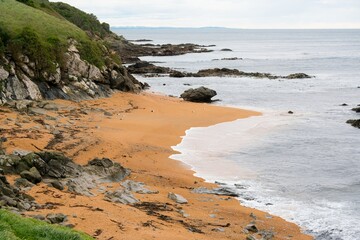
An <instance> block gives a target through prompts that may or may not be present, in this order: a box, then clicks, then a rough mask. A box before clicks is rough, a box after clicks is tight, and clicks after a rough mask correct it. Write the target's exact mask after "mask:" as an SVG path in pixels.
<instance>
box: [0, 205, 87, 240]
mask: <svg viewBox="0 0 360 240" xmlns="http://www.w3.org/2000/svg"><path fill="white" fill-rule="evenodd" d="M0 238H1V239H6V240H20V239H27V240H63V239H67V240H90V239H93V238H91V237H90V236H88V235H86V234H84V233H80V232H77V231H74V230H72V229H70V228H66V227H61V226H54V225H51V224H48V223H45V222H43V221H39V220H35V219H30V218H23V217H21V216H19V215H17V214H14V213H11V212H9V211H6V210H1V209H0Z"/></svg>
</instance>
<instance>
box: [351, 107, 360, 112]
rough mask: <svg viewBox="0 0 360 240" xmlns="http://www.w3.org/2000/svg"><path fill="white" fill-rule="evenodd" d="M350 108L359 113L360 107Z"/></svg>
mask: <svg viewBox="0 0 360 240" xmlns="http://www.w3.org/2000/svg"><path fill="white" fill-rule="evenodd" d="M351 110H352V111H354V112H357V113H360V107H356V108H353V109H351Z"/></svg>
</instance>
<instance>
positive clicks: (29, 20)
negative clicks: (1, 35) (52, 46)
mask: <svg viewBox="0 0 360 240" xmlns="http://www.w3.org/2000/svg"><path fill="white" fill-rule="evenodd" d="M0 13H1V14H0V25H1V26H2V27H3V28H4V29H6V30H7V31H8V32H9V34H10V35H11V36H13V37H14V36H16V35H17V34H19V33H21V31H22V30H23V28H24V27H30V28H32V29H35V30H36V31H37V33H38V34H39V36H41V37H42V38H43V40H46V39H47V38H49V37H57V38H59V39H60V40H61V41H62V42H65V41H66V40H67V39H68V38H74V39H76V40H78V41H89V38H88V36H87V35H86V33H85V32H84V31H82V30H81V29H80V28H78V27H77V26H75V25H74V24H72V23H70V22H69V21H66V20H65V19H60V18H58V17H55V16H51V15H49V14H48V13H46V12H44V11H42V10H39V9H36V8H32V7H29V6H27V5H25V4H23V3H20V2H17V1H15V0H0Z"/></svg>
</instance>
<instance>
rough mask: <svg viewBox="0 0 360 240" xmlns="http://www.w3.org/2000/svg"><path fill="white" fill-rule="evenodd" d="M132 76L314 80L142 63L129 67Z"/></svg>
mask: <svg viewBox="0 0 360 240" xmlns="http://www.w3.org/2000/svg"><path fill="white" fill-rule="evenodd" d="M127 69H128V71H129V72H130V73H131V74H140V75H143V76H145V77H164V76H169V77H173V78H185V77H195V78H201V77H251V78H266V79H272V80H274V79H307V78H313V77H312V76H309V75H307V74H305V73H293V74H289V75H287V76H280V75H274V74H271V73H260V72H244V71H240V70H238V69H229V68H213V69H202V70H199V71H198V72H196V73H189V72H181V71H178V70H174V69H171V68H168V67H161V66H157V65H155V64H152V63H149V62H146V61H141V62H137V63H135V64H133V65H130V66H128V67H127Z"/></svg>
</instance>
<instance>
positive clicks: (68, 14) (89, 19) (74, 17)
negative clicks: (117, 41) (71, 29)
mask: <svg viewBox="0 0 360 240" xmlns="http://www.w3.org/2000/svg"><path fill="white" fill-rule="evenodd" d="M50 6H51V7H52V9H53V10H54V11H56V12H58V13H59V14H60V15H61V16H63V17H64V18H65V19H66V20H68V21H69V22H72V23H73V24H75V25H76V26H78V27H79V28H81V29H82V30H84V31H87V32H90V33H92V34H96V35H98V36H100V37H104V36H106V35H107V34H108V33H110V25H109V24H107V23H100V21H99V20H98V19H97V17H96V16H95V15H94V14H88V13H86V12H83V11H81V10H79V9H77V8H75V7H73V6H70V5H69V4H66V3H62V2H51V3H50Z"/></svg>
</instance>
